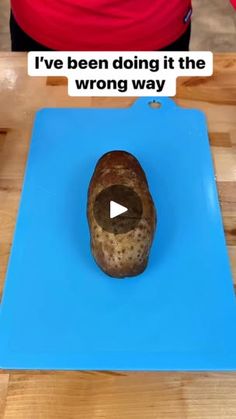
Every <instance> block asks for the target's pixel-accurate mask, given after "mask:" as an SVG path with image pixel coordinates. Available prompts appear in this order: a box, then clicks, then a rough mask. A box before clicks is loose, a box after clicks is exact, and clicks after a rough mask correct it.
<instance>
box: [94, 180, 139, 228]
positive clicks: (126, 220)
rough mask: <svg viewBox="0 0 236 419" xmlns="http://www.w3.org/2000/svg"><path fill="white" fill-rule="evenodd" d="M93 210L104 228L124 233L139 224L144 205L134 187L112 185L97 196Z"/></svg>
mask: <svg viewBox="0 0 236 419" xmlns="http://www.w3.org/2000/svg"><path fill="white" fill-rule="evenodd" d="M93 212H94V217H95V219H96V221H97V223H98V224H99V225H100V227H102V229H103V230H106V231H108V232H109V233H113V234H124V233H127V232H128V231H130V230H133V229H134V228H135V227H136V226H137V225H138V223H139V221H140V219H141V217H142V213H143V207H142V201H141V199H140V197H139V196H138V194H137V193H136V192H135V191H134V190H133V189H132V188H129V187H128V186H123V185H112V186H109V187H108V188H105V189H103V190H102V191H101V192H100V193H99V194H98V195H97V196H96V198H95V202H94V206H93Z"/></svg>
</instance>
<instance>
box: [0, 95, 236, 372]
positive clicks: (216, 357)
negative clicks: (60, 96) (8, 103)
mask: <svg viewBox="0 0 236 419" xmlns="http://www.w3.org/2000/svg"><path fill="white" fill-rule="evenodd" d="M150 99H152V98H141V99H139V100H137V101H136V102H135V104H134V105H133V106H132V107H130V108H128V109H117V108H116V109H43V110H41V111H39V112H38V113H37V115H36V120H35V125H34V130H33V138H32V144H31V148H30V154H29V159H28V164H27V170H26V175H25V182H24V188H23V193H22V200H21V205H20V210H19V215H18V221H17V226H16V231H15V238H14V243H13V247H12V252H11V257H10V262H9V267H8V273H7V278H6V284H5V289H4V296H3V301H2V305H1V312H0V367H2V368H14V369H17V368H19V369H80V370H83V369H95V370H109V369H112V370H222V369H223V370H232V369H235V367H236V305H235V296H234V292H233V285H232V276H231V273H230V266H229V260H228V255H227V249H226V245H225V239H224V233H223V227H222V221H221V214H220V208H219V202H218V196H217V190H216V185H215V180H214V171H213V165H212V159H211V154H210V147H209V143H208V136H207V125H206V119H205V116H204V114H203V113H202V112H200V111H197V110H187V109H182V108H179V107H177V106H176V105H175V103H174V102H173V101H172V100H170V99H167V98H158V101H160V102H161V104H162V107H161V108H160V109H151V108H150V107H149V106H148V102H149V101H150ZM116 149H122V150H127V151H129V152H131V153H132V154H134V155H135V156H136V157H137V158H138V160H139V161H140V163H141V165H142V167H143V168H144V170H145V172H146V175H147V178H148V181H149V185H150V190H151V193H152V196H153V199H154V201H155V204H156V208H157V211H158V228H157V232H156V236H155V240H154V245H153V248H152V251H151V256H150V260H149V265H148V267H147V269H146V271H145V272H144V273H143V274H142V275H140V276H138V277H136V278H133V279H125V280H115V279H112V278H110V277H108V276H106V275H105V274H104V273H103V272H102V271H101V270H100V269H99V268H98V267H97V265H96V264H95V262H94V260H93V257H92V255H91V253H90V246H89V230H88V225H87V219H86V202H87V190H88V184H89V181H90V178H91V175H92V173H93V170H94V167H95V164H96V162H97V160H98V159H99V157H101V155H102V154H103V153H105V152H107V151H109V150H116Z"/></svg>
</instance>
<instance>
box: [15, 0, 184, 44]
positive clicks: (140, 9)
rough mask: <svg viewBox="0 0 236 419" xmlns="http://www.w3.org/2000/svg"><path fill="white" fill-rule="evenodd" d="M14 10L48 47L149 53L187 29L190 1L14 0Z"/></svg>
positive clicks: (26, 29) (175, 38) (33, 35)
mask: <svg viewBox="0 0 236 419" xmlns="http://www.w3.org/2000/svg"><path fill="white" fill-rule="evenodd" d="M12 10H13V14H14V17H15V19H16V21H17V23H18V24H19V26H20V27H21V28H22V29H23V30H24V31H25V32H26V33H27V34H28V35H30V36H31V37H32V38H33V39H34V40H35V41H37V42H39V43H40V44H42V45H44V46H46V47H48V48H51V49H55V50H64V51H68V50H75V51H76V50H78V51H93V50H94V51H96V50H100V51H102V50H103V51H109V50H110V51H112V50H113V51H116V50H126V51H132V50H134V51H145V50H150V51H151V50H157V49H161V48H164V47H166V46H167V45H169V44H171V43H172V42H174V41H176V40H177V39H178V38H179V37H180V36H181V35H182V34H183V33H184V32H185V31H186V29H187V26H188V24H189V21H190V15H191V0H12Z"/></svg>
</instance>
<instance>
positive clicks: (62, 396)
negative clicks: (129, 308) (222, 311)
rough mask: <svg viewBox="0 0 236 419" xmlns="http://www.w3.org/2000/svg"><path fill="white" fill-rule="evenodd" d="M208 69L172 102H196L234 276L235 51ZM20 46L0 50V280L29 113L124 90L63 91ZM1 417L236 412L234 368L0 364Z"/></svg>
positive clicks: (101, 101)
mask: <svg viewBox="0 0 236 419" xmlns="http://www.w3.org/2000/svg"><path fill="white" fill-rule="evenodd" d="M214 70H215V71H214V75H213V76H212V77H210V78H208V77H206V78H203V77H198V78H186V77H185V78H180V79H179V80H178V86H177V96H176V102H177V103H178V104H179V105H180V106H183V107H187V108H198V109H202V110H203V111H205V113H206V115H207V120H208V129H209V137H210V142H211V147H212V155H213V159H214V165H215V171H216V178H217V184H218V191H219V196H220V202H221V208H222V214H223V221H224V228H225V235H226V241H227V246H228V249H229V255H230V260H231V266H232V271H233V275H234V280H235V281H236V54H216V55H215V57H214ZM26 74H27V69H26V56H25V55H24V54H8V53H2V54H0V290H2V288H3V284H4V278H5V273H6V267H7V262H8V257H9V252H10V247H11V242H12V237H13V231H14V227H15V222H16V214H17V209H18V205H19V198H20V194H21V188H22V180H23V175H24V169H25V163H26V158H27V153H28V147H29V141H30V136H31V128H32V123H33V118H34V113H35V111H36V110H38V109H39V108H41V107H47V106H48V107H52V106H54V107H57V106H59V107H62V106H63V107H67V106H70V107H77V106H79V107H90V106H96V107H98V106H99V107H126V106H130V105H131V104H132V103H133V101H134V99H132V98H109V97H107V98H70V97H68V95H67V86H66V81H65V80H63V79H55V78H54V79H51V78H50V79H49V78H48V79H46V78H43V77H40V78H33V77H32V78H31V77H28V76H27V75H26ZM0 417H2V418H11V419H13V418H14V419H15V418H17V419H18V418H19V419H28V418H30V419H31V418H40V419H41V418H49V419H51V418H58V419H61V418H81V419H90V418H106V419H108V418H109V419H117V418H119V419H123V418H131V419H132V418H138V419H139V418H140V419H145V418H147V419H154V418H155V419H157V418H158V419H159V418H160V419H166V418H168V419H169V418H170V419H171V418H180V419H185V418H194V419H196V418H199V419H200V418H212V419H213V418H214V419H223V418H224V419H227V418H230V419H233V418H236V373H234V372H232V373H223V372H222V373H125V372H124V373H115V372H99V373H98V372H40V371H39V372H33V373H32V372H15V371H12V372H8V371H2V372H1V373H0Z"/></svg>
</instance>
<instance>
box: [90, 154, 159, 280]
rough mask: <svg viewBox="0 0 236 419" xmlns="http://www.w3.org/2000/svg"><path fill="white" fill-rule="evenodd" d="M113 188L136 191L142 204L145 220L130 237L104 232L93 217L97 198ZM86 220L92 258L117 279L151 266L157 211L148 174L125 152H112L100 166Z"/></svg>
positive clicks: (142, 220)
mask: <svg viewBox="0 0 236 419" xmlns="http://www.w3.org/2000/svg"><path fill="white" fill-rule="evenodd" d="M112 185H123V186H127V187H129V188H131V189H133V190H134V191H135V192H136V193H137V194H138V196H139V197H140V199H141V201H142V207H143V211H142V217H141V219H140V221H139V222H138V224H137V226H136V227H135V228H134V229H133V230H130V231H129V232H127V233H123V234H114V233H110V232H107V231H105V230H104V229H103V228H102V227H101V226H100V225H99V224H98V223H97V221H96V219H95V216H94V210H93V209H94V203H95V199H96V197H97V195H98V194H99V193H100V192H101V191H102V190H104V189H106V188H108V187H109V186H112ZM87 218H88V223H89V229H90V244H91V250H92V254H93V256H94V259H95V261H96V262H97V264H98V266H99V267H100V268H101V269H102V270H103V271H104V272H105V273H106V274H108V275H110V276H112V277H115V278H124V277H131V276H136V275H139V274H140V273H142V272H143V271H144V270H145V268H146V266H147V263H148V257H149V252H150V248H151V245H152V241H153V237H154V233H155V228H156V210H155V206H154V203H153V200H152V197H151V194H150V192H149V189H148V183H147V179H146V176H145V173H144V171H143V169H142V167H141V165H140V163H139V162H138V160H137V159H136V158H135V157H134V156H133V155H132V154H130V153H128V152H126V151H110V152H108V153H106V154H104V155H103V156H102V157H101V158H100V159H99V160H98V162H97V165H96V167H95V170H94V173H93V176H92V178H91V181H90V185H89V190H88V204H87Z"/></svg>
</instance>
